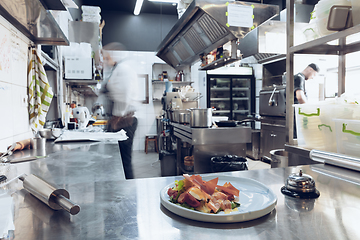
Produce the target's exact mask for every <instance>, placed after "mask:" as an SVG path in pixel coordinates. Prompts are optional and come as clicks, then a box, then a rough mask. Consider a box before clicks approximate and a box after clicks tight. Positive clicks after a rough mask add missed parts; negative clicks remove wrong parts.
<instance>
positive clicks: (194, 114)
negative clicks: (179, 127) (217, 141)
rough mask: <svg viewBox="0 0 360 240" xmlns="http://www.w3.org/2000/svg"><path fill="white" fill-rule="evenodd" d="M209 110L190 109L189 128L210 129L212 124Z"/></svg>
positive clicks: (210, 110)
mask: <svg viewBox="0 0 360 240" xmlns="http://www.w3.org/2000/svg"><path fill="white" fill-rule="evenodd" d="M211 121H212V109H211V108H191V109H190V127H194V128H197V127H199V128H201V127H204V128H206V127H211V124H212V122H211Z"/></svg>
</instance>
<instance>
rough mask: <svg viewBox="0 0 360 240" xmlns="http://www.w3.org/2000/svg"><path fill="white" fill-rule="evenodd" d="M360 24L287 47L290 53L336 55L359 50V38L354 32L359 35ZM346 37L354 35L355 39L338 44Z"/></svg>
mask: <svg viewBox="0 0 360 240" xmlns="http://www.w3.org/2000/svg"><path fill="white" fill-rule="evenodd" d="M359 32H360V25H356V26H354V27H352V28H348V29H345V30H343V31H340V32H336V33H332V34H329V35H327V36H324V37H321V38H317V39H315V40H312V41H309V42H306V43H303V44H300V45H296V46H293V47H290V48H289V51H290V53H301V54H331V55H338V54H339V52H340V51H343V52H344V53H345V54H347V53H351V52H356V51H359V49H360V38H359V37H358V36H357V39H356V38H355V36H354V34H357V35H359ZM347 37H349V38H350V37H354V39H355V41H349V40H350V39H347V41H348V42H349V43H346V44H345V45H343V46H342V45H340V44H339V42H341V41H340V40H341V39H346V38H347ZM335 40H339V41H338V43H337V44H336V45H333V44H331V45H330V44H328V43H329V42H332V41H335Z"/></svg>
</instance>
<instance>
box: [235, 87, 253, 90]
mask: <svg viewBox="0 0 360 240" xmlns="http://www.w3.org/2000/svg"><path fill="white" fill-rule="evenodd" d="M245 90H246V91H247V90H250V89H249V88H248V87H243V88H233V91H245Z"/></svg>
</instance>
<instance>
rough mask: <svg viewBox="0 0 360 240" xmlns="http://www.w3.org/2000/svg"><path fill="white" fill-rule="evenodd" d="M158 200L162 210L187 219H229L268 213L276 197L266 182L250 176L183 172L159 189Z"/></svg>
mask: <svg viewBox="0 0 360 240" xmlns="http://www.w3.org/2000/svg"><path fill="white" fill-rule="evenodd" d="M164 180H165V179H164ZM160 202H161V205H162V206H163V207H164V208H165V209H163V211H166V210H168V211H170V212H172V213H174V214H176V215H178V216H181V217H185V218H188V219H191V220H196V221H202V222H212V223H231V222H244V221H249V220H253V219H257V218H260V217H262V216H264V215H266V214H269V213H271V212H272V211H273V209H274V208H275V206H276V203H277V197H276V195H275V194H274V193H273V191H272V190H271V189H269V188H268V187H267V186H266V185H264V184H262V183H260V182H258V181H256V180H253V179H250V178H242V177H233V176H226V175H222V174H206V175H201V176H200V175H192V176H189V175H183V178H176V180H175V182H174V181H172V182H169V183H168V184H167V185H166V186H164V187H163V188H162V189H161V191H160ZM164 213H166V212H164ZM168 216H169V217H171V215H168ZM270 217H271V216H270Z"/></svg>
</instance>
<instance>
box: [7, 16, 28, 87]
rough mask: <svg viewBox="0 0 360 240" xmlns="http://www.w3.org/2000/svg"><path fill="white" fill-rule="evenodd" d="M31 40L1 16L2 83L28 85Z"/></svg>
mask: <svg viewBox="0 0 360 240" xmlns="http://www.w3.org/2000/svg"><path fill="white" fill-rule="evenodd" d="M28 44H29V40H28V39H27V38H26V37H25V36H24V35H23V34H22V33H20V32H19V31H18V30H17V29H16V28H15V27H13V26H12V25H11V24H10V23H8V22H7V21H6V20H5V19H4V18H3V17H1V16H0V81H2V82H7V83H12V84H16V85H20V86H26V85H27V84H26V83H27V61H28Z"/></svg>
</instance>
